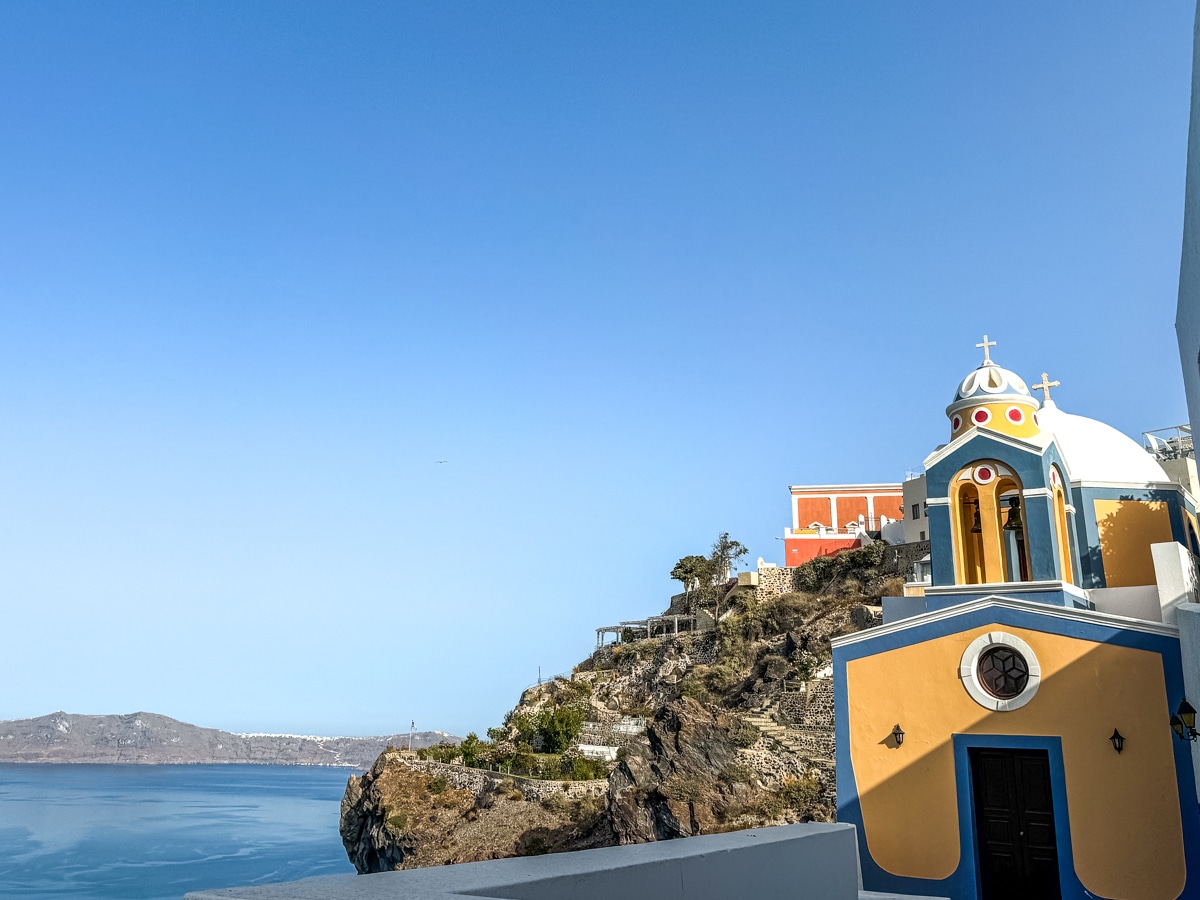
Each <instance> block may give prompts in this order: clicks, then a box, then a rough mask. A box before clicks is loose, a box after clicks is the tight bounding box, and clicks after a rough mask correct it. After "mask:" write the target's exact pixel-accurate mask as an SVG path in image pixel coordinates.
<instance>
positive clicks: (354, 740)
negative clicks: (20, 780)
mask: <svg viewBox="0 0 1200 900" xmlns="http://www.w3.org/2000/svg"><path fill="white" fill-rule="evenodd" d="M459 740H460V739H459V738H457V737H454V736H453V735H450V734H447V733H446V732H444V731H416V732H413V734H412V746H413V749H418V748H421V747H427V746H429V745H430V744H436V743H438V742H439V741H451V742H457V741H459ZM408 742H409V735H408V734H407V733H404V734H390V735H383V736H378V737H319V736H315V735H297V734H234V733H233V732H229V731H220V730H219V729H216V728H201V727H200V726H198V725H189V724H188V723H187V722H180V721H179V720H177V719H172V718H170V717H168V716H163V715H159V714H158V713H147V712H137V713H130V714H128V715H112V716H85V715H74V714H71V713H65V712H55V713H51V714H50V715H48V716H39V717H37V718H36V719H12V720H9V721H0V763H51V762H57V763H257V764H259V765H280V766H345V767H347V768H359V769H365V768H367V767H368V766H370V765H371V763H373V762H374V761H375V759H376V757H378V756H379V754H380V753H382V752H383V751H384V750H385V749H386V748H387V747H388V745H389V744H390V745H391V746H393V747H397V748H407V747H408Z"/></svg>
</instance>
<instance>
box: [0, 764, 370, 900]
mask: <svg viewBox="0 0 1200 900" xmlns="http://www.w3.org/2000/svg"><path fill="white" fill-rule="evenodd" d="M350 774H351V770H349V769H330V768H317V767H310V766H244V765H227V766H78V765H40V764H39V765H0V897H3V898H5V900H8V898H25V897H36V898H40V900H47V898H64V900H65V898H70V900H168V898H170V900H179V898H180V897H181V896H182V895H183V893H184V892H185V891H194V890H199V889H201V888H212V887H229V886H232V885H240V884H262V883H267V882H273V881H291V880H292V879H295V878H305V877H307V876H309V875H329V874H335V873H353V872H354V868H353V867H352V866H351V865H350V863H349V862H348V861H347V859H346V852H345V850H343V849H342V842H341V839H340V838H339V837H338V813H339V804H340V802H341V799H342V792H343V791H344V790H345V788H346V779H347V777H348V776H349V775H350Z"/></svg>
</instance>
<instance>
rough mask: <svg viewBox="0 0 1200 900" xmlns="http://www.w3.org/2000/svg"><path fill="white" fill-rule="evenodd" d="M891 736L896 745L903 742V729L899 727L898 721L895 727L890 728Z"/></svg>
mask: <svg viewBox="0 0 1200 900" xmlns="http://www.w3.org/2000/svg"><path fill="white" fill-rule="evenodd" d="M892 737H893V738H895V740H896V746H897V747H899V746H900V745H901V744H903V743H904V731H903V729H901V728H900V724H899V723H896V727H895V728H893V729H892Z"/></svg>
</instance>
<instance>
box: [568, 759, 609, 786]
mask: <svg viewBox="0 0 1200 900" xmlns="http://www.w3.org/2000/svg"><path fill="white" fill-rule="evenodd" d="M607 777H608V769H607V768H606V767H605V765H604V763H602V762H600V760H598V759H589V758H588V757H586V756H576V757H575V758H574V759H572V760H571V779H572V780H574V781H591V780H593V779H595V778H607Z"/></svg>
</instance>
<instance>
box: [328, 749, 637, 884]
mask: <svg viewBox="0 0 1200 900" xmlns="http://www.w3.org/2000/svg"><path fill="white" fill-rule="evenodd" d="M442 772H446V773H447V774H446V775H443V774H440V773H442ZM460 775H461V776H462V777H457V776H460ZM447 776H449V777H447ZM455 784H463V785H466V786H465V787H456V786H455ZM521 784H522V782H521V780H520V779H517V780H514V779H508V778H504V777H503V776H499V775H489V774H487V773H483V772H479V771H478V770H462V769H460V768H459V767H454V766H442V765H439V764H436V763H434V764H424V763H420V762H418V761H416V760H414V759H413V758H412V757H411V756H409V755H408V754H405V753H401V752H399V751H393V752H390V753H385V754H383V755H382V756H380V757H379V759H378V760H376V761H375V765H373V766H372V767H371V769H370V771H368V772H367V773H366V774H365V775H363V776H362V777H361V778H358V777H354V776H351V778H350V782H349V784H348V785H347V787H346V795H345V797H344V798H343V799H342V818H341V835H342V845H343V846H344V847H345V848H346V855H347V856H348V857H349V859H350V862H351V863H353V864H354V867H355V868H356V869H357V870H358V871H359V873H360V874H367V873H372V872H390V871H394V870H396V869H413V868H418V867H421V866H433V865H446V864H450V863H460V862H477V861H479V860H484V859H500V858H503V857H509V856H534V855H537V854H541V853H553V852H558V851H562V850H586V849H589V848H591V847H604V846H609V845H611V844H613V843H615V838H614V836H613V834H612V829H611V828H610V827H609V826H608V820H607V817H606V816H605V815H604V799H603V797H602V796H600V797H592V796H587V794H588V791H586V790H582V791H579V792H578V794H579V796H574V797H573V796H570V795H569V794H568V793H567V792H564V791H563V790H562V788H561V787H559V786H557V785H554V784H553V783H550V782H543V783H541V785H540V786H541V787H542V788H543V790H542V792H541V793H542V795H541V796H540V797H538V796H535V795H533V794H532V793H531V794H530V795H528V796H527V795H526V794H525V793H524V792H523V791H522V790H521V789H520V785H521ZM584 784H586V783H584ZM601 784H602V785H603V782H601ZM593 793H595V792H593Z"/></svg>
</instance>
